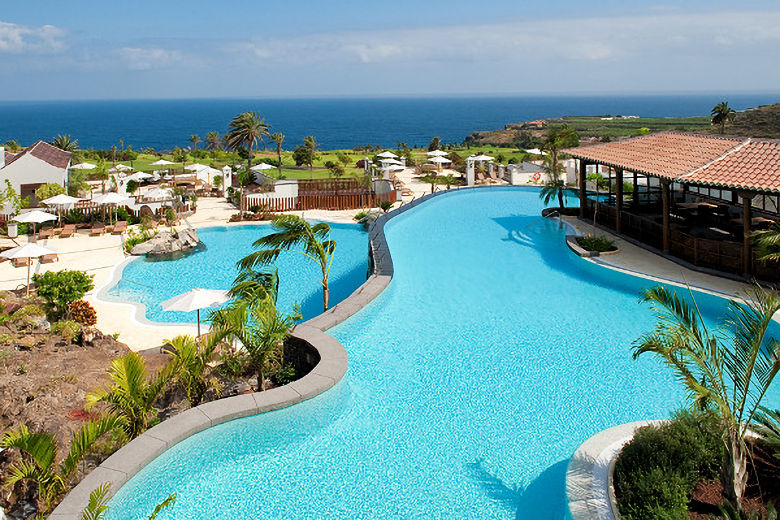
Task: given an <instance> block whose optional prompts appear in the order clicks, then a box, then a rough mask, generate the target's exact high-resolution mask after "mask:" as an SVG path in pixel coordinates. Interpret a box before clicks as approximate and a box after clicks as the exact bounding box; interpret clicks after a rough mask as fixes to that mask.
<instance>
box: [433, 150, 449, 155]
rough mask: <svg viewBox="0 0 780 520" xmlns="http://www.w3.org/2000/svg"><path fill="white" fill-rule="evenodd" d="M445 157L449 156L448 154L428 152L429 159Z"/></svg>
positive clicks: (434, 151)
mask: <svg viewBox="0 0 780 520" xmlns="http://www.w3.org/2000/svg"><path fill="white" fill-rule="evenodd" d="M445 155H448V154H447V152H442V151H441V150H433V151H432V152H428V157H444V156H445Z"/></svg>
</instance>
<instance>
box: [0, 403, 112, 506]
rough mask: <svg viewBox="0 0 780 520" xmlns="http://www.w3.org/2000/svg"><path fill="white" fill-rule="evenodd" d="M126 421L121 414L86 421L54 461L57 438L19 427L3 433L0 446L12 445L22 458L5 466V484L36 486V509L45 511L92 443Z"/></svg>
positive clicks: (70, 479)
mask: <svg viewBox="0 0 780 520" xmlns="http://www.w3.org/2000/svg"><path fill="white" fill-rule="evenodd" d="M125 426H126V422H125V420H124V419H123V418H121V417H115V416H107V417H102V418H99V419H93V420H90V421H88V422H86V423H84V425H83V426H82V427H81V428H80V429H79V430H78V431H77V432H75V433H74V434H73V438H72V440H71V443H70V450H69V452H68V455H67V457H65V459H64V460H63V461H62V462H60V463H59V464H57V463H56V458H57V449H58V445H57V439H56V437H55V436H54V435H52V434H50V433H32V432H31V431H30V430H28V429H27V427H26V426H24V425H22V426H19V427H18V428H17V429H15V430H11V431H8V432H6V433H5V435H3V438H2V440H0V448H3V449H11V448H16V449H18V450H19V451H21V452H22V454H23V457H22V458H21V459H20V460H17V461H16V462H12V463H11V465H10V466H9V467H8V469H7V476H6V479H5V486H13V485H15V484H16V483H17V482H30V483H33V484H35V485H36V486H37V487H38V498H37V500H38V507H39V512H41V513H47V512H49V510H50V509H51V507H52V505H53V504H54V503H55V502H56V501H57V499H58V498H60V497H61V496H62V495H64V494H65V492H66V491H67V490H68V488H69V487H70V484H71V482H72V481H73V478H74V477H75V476H76V474H77V473H78V467H79V463H80V462H81V461H82V460H84V457H86V456H87V455H89V454H90V453H92V452H93V450H94V447H95V443H96V442H97V441H98V440H100V438H102V437H103V436H104V435H106V434H107V433H110V432H118V433H122V432H123V430H124V428H125Z"/></svg>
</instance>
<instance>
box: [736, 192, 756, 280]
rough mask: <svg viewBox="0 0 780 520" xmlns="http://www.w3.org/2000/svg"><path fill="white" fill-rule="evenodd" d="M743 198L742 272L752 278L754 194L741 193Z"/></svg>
mask: <svg viewBox="0 0 780 520" xmlns="http://www.w3.org/2000/svg"><path fill="white" fill-rule="evenodd" d="M739 196H740V197H741V198H742V234H743V235H744V236H743V240H742V270H743V271H744V273H745V275H747V276H750V275H751V274H752V272H753V248H752V247H751V243H750V242H751V237H750V224H751V221H752V218H753V217H752V216H751V209H752V208H751V205H752V203H753V194H752V193H747V192H741V193H740V194H739Z"/></svg>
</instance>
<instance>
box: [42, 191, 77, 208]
mask: <svg viewBox="0 0 780 520" xmlns="http://www.w3.org/2000/svg"><path fill="white" fill-rule="evenodd" d="M80 200H81V199H79V198H78V197H71V196H70V195H65V194H64V193H60V194H59V195H55V196H53V197H49V198H48V199H43V200H42V201H41V202H43V203H44V204H46V205H47V206H63V205H65V204H75V203H77V202H78V201H80Z"/></svg>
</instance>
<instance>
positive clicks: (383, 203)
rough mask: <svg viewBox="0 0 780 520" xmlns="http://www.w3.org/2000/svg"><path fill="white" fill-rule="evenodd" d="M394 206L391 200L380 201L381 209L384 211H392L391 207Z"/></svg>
mask: <svg viewBox="0 0 780 520" xmlns="http://www.w3.org/2000/svg"><path fill="white" fill-rule="evenodd" d="M392 207H393V203H392V202H390V201H389V200H382V201H379V208H380V209H381V210H382V211H383V212H385V213H387V212H388V211H390V208H392Z"/></svg>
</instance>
